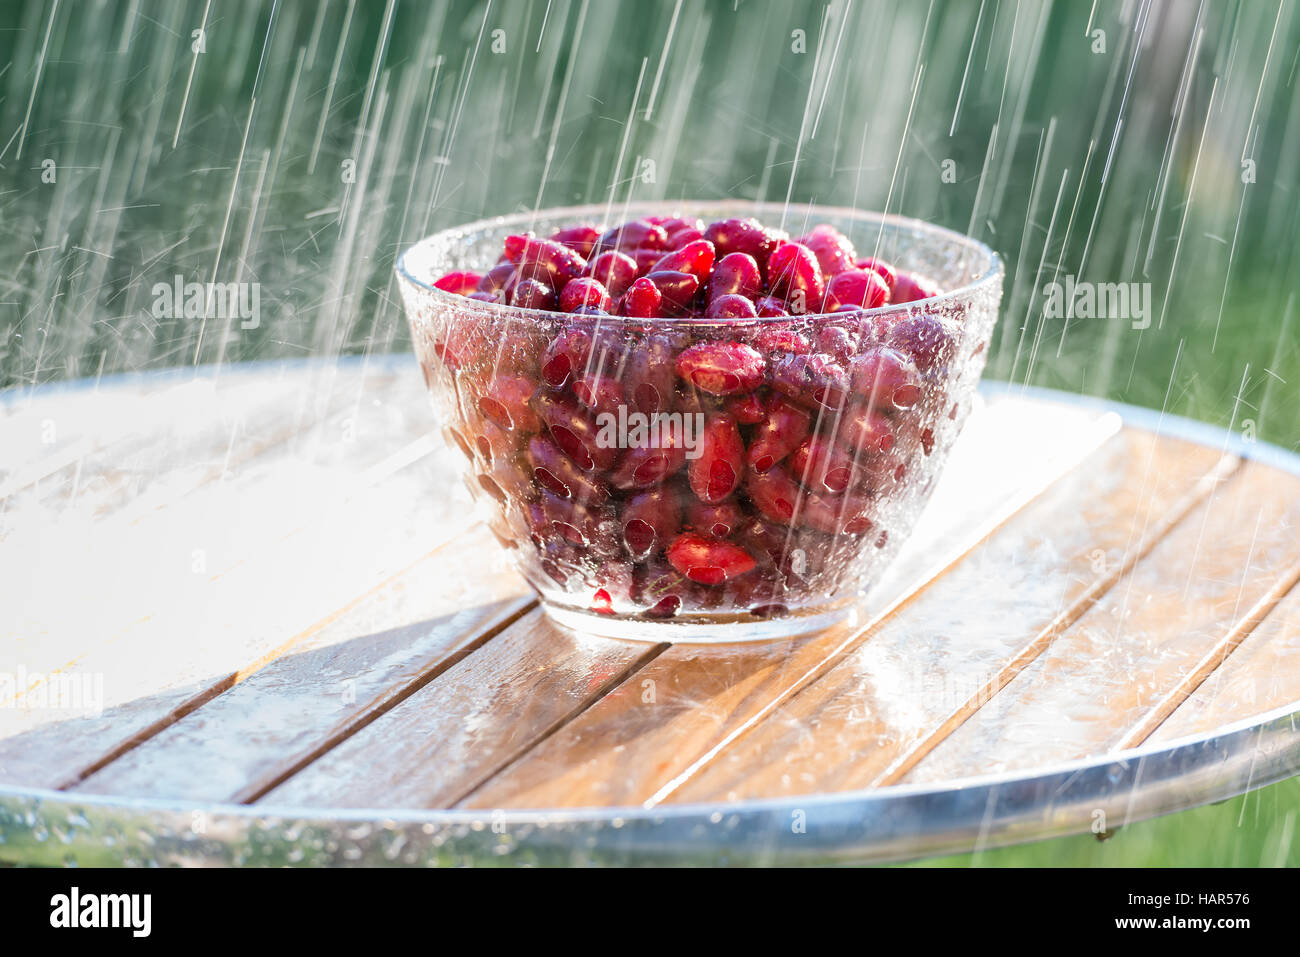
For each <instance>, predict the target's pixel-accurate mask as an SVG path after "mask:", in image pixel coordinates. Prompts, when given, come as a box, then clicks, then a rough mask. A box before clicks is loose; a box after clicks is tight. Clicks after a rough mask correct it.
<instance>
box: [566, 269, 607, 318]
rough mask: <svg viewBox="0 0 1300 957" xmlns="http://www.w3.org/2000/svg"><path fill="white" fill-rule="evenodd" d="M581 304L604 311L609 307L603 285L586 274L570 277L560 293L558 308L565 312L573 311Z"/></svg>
mask: <svg viewBox="0 0 1300 957" xmlns="http://www.w3.org/2000/svg"><path fill="white" fill-rule="evenodd" d="M582 306H595V307H597V308H598V309H602V310H605V311H608V310H609V308H610V301H609V293H608V292H606V291H605V287H604V286H603V285H601V284H600V283H599V282H598V281H597V280H595V279H591V278H589V277H587V276H579V277H578V278H577V279H570V280H569V281H568V282H567V283H565V285H564V290H563V291H562V292H561V293H560V308H561V309H562V310H564V311H565V312H573V311H575V310H576V309H579V308H581V307H582Z"/></svg>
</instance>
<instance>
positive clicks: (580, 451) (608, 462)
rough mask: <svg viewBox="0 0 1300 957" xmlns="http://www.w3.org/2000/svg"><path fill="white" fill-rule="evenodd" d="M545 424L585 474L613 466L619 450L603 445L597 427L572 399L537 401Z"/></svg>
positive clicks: (558, 443)
mask: <svg viewBox="0 0 1300 957" xmlns="http://www.w3.org/2000/svg"><path fill="white" fill-rule="evenodd" d="M537 405H538V411H539V412H540V413H541V416H542V421H543V422H544V423H546V427H547V428H548V429H549V430H550V432H551V438H552V439H554V440H555V444H556V445H558V446H559V447H560V448H561V449H563V450H564V454H565V455H567V456H568V457H569V458H571V459H573V461H574V463H575V464H576V465H577V466H578V468H580V469H582V470H583V471H584V472H590V471H592V470H593V469H607V468H610V467H611V466H613V464H614V462H615V460H617V458H618V454H619V450H618V449H617V448H616V447H611V446H607V445H605V444H603V443H602V442H601V441H600V433H599V430H598V429H597V428H596V426H595V423H593V422H592V421H591V419H590V418H588V416H587V415H586V413H585V412H583V410H582V409H581V408H579V407H578V405H577V403H575V402H573V401H572V400H571V399H562V398H556V397H554V396H548V395H543V396H540V397H539V398H538V400H537Z"/></svg>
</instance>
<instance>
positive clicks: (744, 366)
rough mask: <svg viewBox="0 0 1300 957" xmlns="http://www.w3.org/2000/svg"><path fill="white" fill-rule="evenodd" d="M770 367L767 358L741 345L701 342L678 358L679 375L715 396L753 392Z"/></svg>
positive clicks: (738, 343)
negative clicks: (765, 359)
mask: <svg viewBox="0 0 1300 957" xmlns="http://www.w3.org/2000/svg"><path fill="white" fill-rule="evenodd" d="M766 368H767V363H766V362H765V361H764V359H763V356H762V355H761V354H760V353H759V352H758V351H757V350H756V349H754V348H753V347H752V346H747V345H745V344H744V343H740V342H700V343H697V344H695V345H693V346H691V347H690V348H689V349H685V350H683V351H682V352H681V354H680V355H678V356H677V374H678V375H679V376H681V377H682V378H683V379H685V380H686V381H687V382H689V383H690V384H691V385H693V386H695V387H696V388H698V389H703V390H704V391H705V392H711V393H713V394H714V395H731V394H733V393H736V392H752V391H753V390H754V389H756V388H758V386H759V385H760V384H762V382H763V374H764V372H765V370H766Z"/></svg>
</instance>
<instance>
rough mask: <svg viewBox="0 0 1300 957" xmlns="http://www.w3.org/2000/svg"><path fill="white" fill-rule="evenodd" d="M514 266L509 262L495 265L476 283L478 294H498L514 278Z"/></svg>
mask: <svg viewBox="0 0 1300 957" xmlns="http://www.w3.org/2000/svg"><path fill="white" fill-rule="evenodd" d="M514 275H515V264H514V263H510V262H504V263H497V265H495V266H493V267H492V268H491V269H489V270H488V271H487V272H485V273H484V274H483V278H481V279H480V280H479V281H478V291H479V292H490V293H493V294H496V293H499V292H500V291H501V290H502V289H504V288H505V287H506V284H507V283H508V282H510V280H511V279H513V278H514Z"/></svg>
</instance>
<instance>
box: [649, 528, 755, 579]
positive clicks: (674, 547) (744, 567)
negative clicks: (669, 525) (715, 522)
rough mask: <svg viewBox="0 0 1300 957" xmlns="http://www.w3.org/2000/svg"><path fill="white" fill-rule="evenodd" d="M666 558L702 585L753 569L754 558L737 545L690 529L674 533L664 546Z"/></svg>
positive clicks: (731, 577) (737, 576)
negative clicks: (673, 536) (677, 533)
mask: <svg viewBox="0 0 1300 957" xmlns="http://www.w3.org/2000/svg"><path fill="white" fill-rule="evenodd" d="M668 561H669V562H670V563H671V564H672V566H673V568H675V569H677V571H679V572H680V573H681V574H683V575H685V576H686V577H687V578H689V579H690V580H691V581H696V582H699V583H700V584H702V585H721V584H722V583H723V582H725V581H730V580H731V579H733V578H739V577H740V576H741V575H744V574H747V573H748V572H751V571H753V570H754V559H753V558H752V557H751V556H750V554H749V553H748V552H747V551H745V550H744V549H743V548H741V547H740V546H739V545H733V544H731V543H730V542H720V541H716V540H712V539H708V538H704V537H703V536H701V535H693V534H690V533H685V534H682V535H678V536H677V537H676V538H675V539H674V540H673V543H672V544H671V545H669V546H668Z"/></svg>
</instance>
